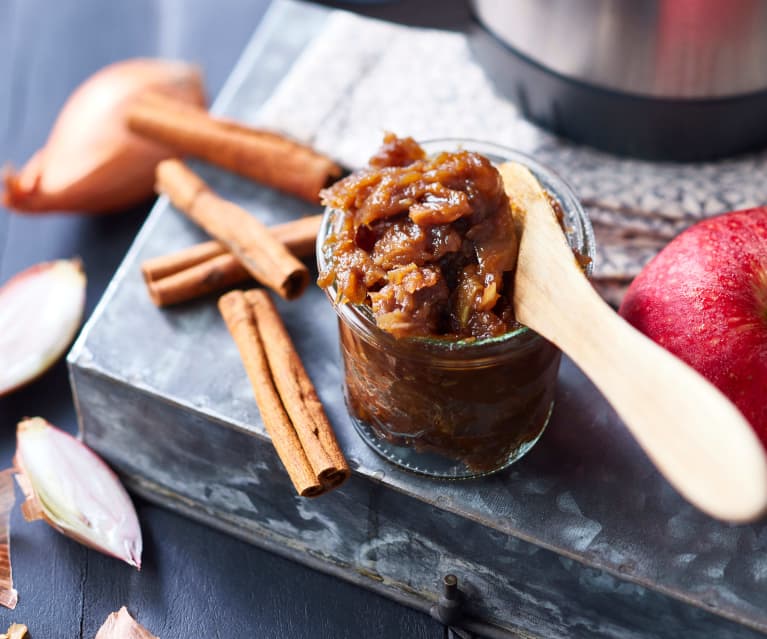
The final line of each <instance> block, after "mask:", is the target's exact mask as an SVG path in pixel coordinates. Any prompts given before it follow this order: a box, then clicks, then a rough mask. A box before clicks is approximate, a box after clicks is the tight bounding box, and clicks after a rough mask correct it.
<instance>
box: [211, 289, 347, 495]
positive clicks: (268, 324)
mask: <svg viewBox="0 0 767 639" xmlns="http://www.w3.org/2000/svg"><path fill="white" fill-rule="evenodd" d="M264 300H266V301H264ZM251 301H252V302H254V303H255V306H254V305H253V304H251ZM270 305H271V300H270V299H269V297H268V294H267V293H266V292H264V291H249V292H247V293H243V292H242V291H231V292H230V293H227V294H225V295H223V296H221V298H220V299H219V302H218V307H219V310H220V311H221V315H222V316H223V318H224V321H225V323H226V325H227V328H228V329H229V332H230V333H231V335H232V338H233V339H234V341H235V344H236V345H237V349H238V350H239V352H240V357H241V358H242V362H243V365H244V366H245V371H246V373H247V375H248V378H249V379H250V383H251V386H252V387H253V393H254V395H255V398H256V403H257V404H258V409H259V411H260V412H261V418H262V420H263V422H264V427H265V428H266V430H267V432H268V433H269V436H270V437H271V438H272V443H273V445H274V447H275V449H276V451H277V454H278V455H279V457H280V460H281V461H282V464H283V465H284V466H285V469H286V470H287V472H288V475H289V476H290V479H291V481H292V482H293V485H294V486H295V488H296V491H297V492H298V494H299V495H301V496H303V497H316V496H318V495H320V494H322V493H324V492H326V491H328V490H331V489H332V488H335V487H336V486H338V485H340V484H341V482H343V481H344V480H345V479H346V478H347V477H348V476H349V467H348V465H347V463H346V460H345V459H344V457H343V454H342V453H341V450H340V448H339V447H338V443H337V442H336V440H335V436H334V435H333V431H332V428H331V426H330V423H329V422H328V421H327V417H325V412H324V410H323V409H322V405H321V404H320V403H319V399H318V398H317V394H316V391H315V390H314V387H313V386H312V384H311V381H310V380H309V378H308V376H307V375H306V371H305V370H304V369H303V365H302V364H301V362H300V359H299V357H298V354H297V353H295V349H293V347H292V343H291V341H290V337H289V336H288V334H287V331H285V327H284V326H283V324H282V321H281V320H280V318H279V315H278V314H277V312H276V309H274V307H273V306H271V310H270V308H269V307H270ZM264 306H266V312H265V311H264ZM256 309H258V310H256ZM274 339H277V340H280V344H279V348H278V349H276V350H275V349H274V348H273V346H271V345H270V346H267V344H268V343H269V342H270V341H272V340H274ZM270 350H273V351H274V352H279V353H282V354H288V355H287V361H286V362H285V363H283V364H279V365H278V366H277V367H276V368H275V366H274V361H273V357H270V356H269V354H268V353H269V351H270ZM289 353H292V355H290V354H289ZM286 370H289V371H290V372H289V373H287V374H286V372H285V371H286ZM299 389H300V391H303V392H306V393H307V395H308V397H309V401H308V402H304V401H303V399H302V398H300V397H296V391H297V390H299ZM296 400H298V403H299V404H301V407H299V408H296V407H295V406H292V403H293V402H294V401H296ZM313 429H316V432H315V431H314V430H313ZM325 445H328V448H325Z"/></svg>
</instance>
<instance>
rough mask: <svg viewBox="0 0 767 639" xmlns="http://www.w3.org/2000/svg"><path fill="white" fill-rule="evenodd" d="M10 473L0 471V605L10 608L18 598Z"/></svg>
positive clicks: (13, 501)
mask: <svg viewBox="0 0 767 639" xmlns="http://www.w3.org/2000/svg"><path fill="white" fill-rule="evenodd" d="M12 473H13V470H12V469H7V470H4V471H2V472H0V605H2V606H5V607H6V608H10V609H11V610H13V609H14V608H15V607H16V603H17V602H18V600H19V595H18V593H17V592H16V589H15V588H14V587H13V570H12V568H11V511H12V510H13V505H14V504H15V503H16V493H15V492H14V490H13V476H12Z"/></svg>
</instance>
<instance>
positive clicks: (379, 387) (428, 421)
mask: <svg viewBox="0 0 767 639" xmlns="http://www.w3.org/2000/svg"><path fill="white" fill-rule="evenodd" d="M422 146H423V148H424V149H425V150H426V152H427V153H434V152H438V151H443V150H448V151H449V150H454V149H458V148H460V149H466V150H470V151H477V152H478V153H481V154H482V155H484V156H485V157H487V158H489V159H490V160H491V161H492V162H494V163H496V164H499V163H501V162H504V161H507V160H513V161H516V162H519V163H521V164H524V165H525V166H527V167H528V168H529V169H530V170H531V171H532V172H533V174H535V176H536V177H537V178H538V180H539V181H540V182H541V184H542V185H543V187H544V188H545V189H546V190H547V191H548V192H549V193H550V194H551V195H552V196H553V197H554V199H556V200H557V201H558V202H559V204H560V206H561V208H562V212H563V213H564V226H565V230H566V235H567V239H568V242H569V243H570V246H572V247H573V249H575V250H577V251H578V252H579V253H581V254H582V255H585V256H588V257H590V258H593V255H594V236H593V231H592V228H591V224H590V222H589V220H588V218H587V217H586V214H585V213H584V211H583V209H582V207H581V205H580V203H579V202H578V200H577V198H576V197H575V195H574V193H573V192H572V189H571V188H570V187H569V186H568V185H567V184H566V183H565V182H564V181H563V180H562V179H561V178H559V177H558V176H557V175H556V174H554V173H553V172H552V171H551V170H549V169H547V168H546V167H544V166H542V165H540V164H539V163H537V162H536V161H535V160H533V159H532V158H531V157H529V156H527V155H525V154H522V153H519V152H516V151H512V150H510V149H506V148H503V147H500V146H497V145H494V144H489V143H484V142H476V141H472V140H458V139H447V140H433V141H429V142H425V143H422ZM339 221H340V215H339V212H338V211H335V210H333V209H327V210H326V211H325V217H324V219H323V223H322V227H321V228H320V232H319V236H318V238H317V261H318V264H319V267H320V269H322V268H323V267H324V266H325V264H326V263H327V259H328V248H327V247H326V246H325V239H326V238H327V237H328V236H329V235H331V233H332V231H333V229H334V228H335V226H336V224H337V222H339ZM590 270H591V266H590V264H589V266H588V267H587V274H588V273H590ZM326 293H327V294H328V296H329V298H330V300H331V301H334V300H335V299H336V295H335V290H334V288H333V286H330V287H329V288H328V289H326ZM334 308H335V310H336V313H337V314H338V318H339V333H340V344H341V356H342V359H343V364H344V395H345V399H346V405H347V408H348V410H349V414H350V416H351V418H352V422H353V423H354V426H355V428H356V430H357V432H358V433H359V434H360V436H361V437H362V439H363V440H364V441H365V442H366V443H367V444H368V445H370V446H371V447H372V448H373V449H374V450H375V451H377V452H378V453H380V454H381V455H382V456H383V457H385V458H386V459H388V460H389V461H391V462H394V463H395V464H397V465H399V466H402V467H404V468H406V469H408V470H411V471H414V472H418V473H422V474H424V475H429V476H433V477H442V478H449V479H464V478H469V477H478V476H482V475H487V474H490V473H494V472H497V471H499V470H502V469H504V468H507V467H508V466H509V465H511V464H512V463H513V462H515V461H516V460H517V459H519V458H520V457H522V456H523V455H524V454H525V453H526V452H527V451H528V450H530V448H531V447H532V446H533V444H535V442H536V441H537V440H538V438H539V437H540V436H541V434H542V433H543V430H544V429H545V427H546V424H547V423H548V420H549V417H550V415H551V411H552V407H553V403H554V393H555V390H556V382H557V373H558V369H559V361H560V357H561V353H560V351H559V349H558V348H556V347H555V346H554V345H553V344H551V343H550V342H549V341H547V340H545V339H544V338H543V337H541V336H540V335H538V334H537V333H535V332H534V331H532V330H530V329H528V328H526V327H520V328H518V329H517V330H515V331H513V332H510V333H506V334H504V335H501V336H498V337H491V338H484V339H476V340H447V339H438V338H400V339H397V338H395V337H394V336H393V335H391V334H390V333H387V332H386V331H384V330H382V329H380V328H378V327H377V326H376V323H375V319H374V317H373V314H372V312H371V310H370V308H369V307H367V306H364V305H355V304H337V305H336V304H334Z"/></svg>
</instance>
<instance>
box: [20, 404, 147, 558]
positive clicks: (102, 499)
mask: <svg viewBox="0 0 767 639" xmlns="http://www.w3.org/2000/svg"><path fill="white" fill-rule="evenodd" d="M14 466H15V468H16V472H17V473H18V474H17V480H18V484H19V487H20V488H21V489H22V491H23V492H24V494H25V495H26V497H27V500H28V502H30V501H31V504H28V506H31V507H27V508H25V509H24V515H25V517H27V518H37V517H40V518H41V519H43V520H44V521H45V522H46V523H47V524H49V525H50V526H51V527H52V528H54V529H56V530H58V531H59V532H60V533H62V534H64V535H66V536H67V537H70V538H72V539H74V540H75V541H78V542H79V543H81V544H84V545H86V546H89V547H91V548H94V549H95V550H98V551H100V552H103V553H105V554H107V555H112V556H113V557H117V558H118V559H122V560H123V561H124V562H126V563H127V564H129V565H131V566H134V567H135V568H137V569H139V570H140V569H141V550H142V539H141V528H140V526H139V523H138V517H137V516H136V510H135V508H134V507H133V503H132V502H131V499H130V497H129V496H128V493H127V492H126V490H125V488H123V486H122V484H121V483H120V480H119V479H118V478H117V475H115V473H114V472H113V471H112V469H111V468H109V466H107V465H106V464H105V463H104V462H103V461H102V460H101V458H100V457H99V456H98V455H96V453H94V452H93V451H92V450H91V449H90V448H88V447H87V446H86V445H85V444H83V443H82V442H81V441H79V440H78V439H76V438H74V437H72V436H71V435H70V434H68V433H66V432H64V431H63V430H60V429H58V428H56V427H55V426H52V425H51V424H49V423H48V422H47V421H45V420H44V419H43V418H41V417H32V418H28V419H24V420H22V421H21V422H19V425H18V427H17V430H16V456H15V457H14Z"/></svg>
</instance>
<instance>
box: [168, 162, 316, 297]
mask: <svg viewBox="0 0 767 639" xmlns="http://www.w3.org/2000/svg"><path fill="white" fill-rule="evenodd" d="M155 178H156V189H157V191H158V192H160V193H165V194H166V195H168V197H170V199H171V201H172V202H173V204H174V205H175V206H176V207H177V208H178V209H180V210H181V211H183V212H184V213H185V214H186V215H187V216H188V217H189V218H190V219H192V220H193V221H194V222H196V223H197V224H199V225H200V226H201V227H202V228H203V229H205V230H206V231H207V232H208V233H209V234H210V235H211V236H213V237H214V238H215V239H217V240H218V241H219V242H221V243H222V244H223V245H224V246H226V248H227V249H228V250H229V251H230V252H231V253H232V254H233V255H234V256H235V257H236V258H237V260H238V261H239V262H240V263H241V264H242V266H243V267H244V268H245V269H246V270H247V271H248V272H249V273H250V274H251V275H252V276H253V277H254V278H255V279H256V280H258V281H259V282H261V283H262V284H264V285H265V286H268V287H269V288H272V289H273V290H274V291H276V292H277V293H278V294H279V295H280V296H282V297H284V298H285V299H294V298H296V297H298V296H299V295H301V293H303V292H304V289H305V288H306V285H307V284H308V283H309V270H308V269H307V268H306V266H305V265H304V264H302V263H301V262H300V261H299V260H298V259H297V258H296V257H295V256H294V255H293V254H292V253H291V252H290V251H288V249H287V248H285V245H284V244H282V242H280V241H278V240H277V239H276V238H275V237H274V235H272V233H270V231H269V229H268V228H267V227H266V226H264V224H263V223H261V222H260V221H259V220H258V219H256V218H255V217H253V216H252V215H250V214H249V213H248V212H247V211H245V210H244V209H242V208H241V207H239V206H237V205H236V204H235V203H234V202H229V201H227V200H225V199H223V198H221V197H220V196H218V195H216V194H215V193H214V192H213V191H211V190H210V188H209V187H208V185H207V184H205V182H203V181H202V180H201V179H200V178H199V177H198V176H197V175H195V174H194V173H193V172H192V171H191V170H189V168H188V167H187V166H186V165H185V164H184V163H183V162H181V161H180V160H164V161H163V162H160V164H158V165H157V171H156V174H155Z"/></svg>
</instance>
